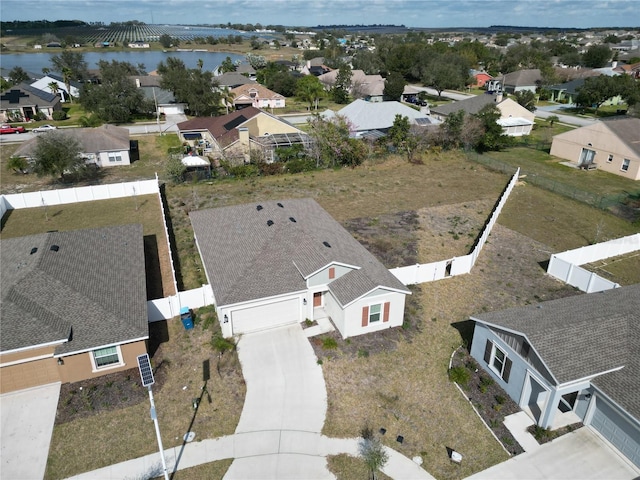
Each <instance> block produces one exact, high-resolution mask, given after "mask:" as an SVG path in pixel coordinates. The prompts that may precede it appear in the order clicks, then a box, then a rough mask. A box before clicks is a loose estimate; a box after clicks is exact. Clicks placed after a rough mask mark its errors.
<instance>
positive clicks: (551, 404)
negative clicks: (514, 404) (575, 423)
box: [538, 389, 562, 428]
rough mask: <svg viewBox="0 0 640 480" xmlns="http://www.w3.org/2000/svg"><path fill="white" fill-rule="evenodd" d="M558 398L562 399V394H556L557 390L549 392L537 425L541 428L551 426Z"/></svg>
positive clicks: (556, 409)
mask: <svg viewBox="0 0 640 480" xmlns="http://www.w3.org/2000/svg"><path fill="white" fill-rule="evenodd" d="M560 398H562V394H561V393H560V392H558V390H555V389H554V390H552V391H551V392H549V400H548V401H547V405H546V407H545V409H544V412H542V415H540V422H539V423H538V425H540V426H541V427H542V428H550V427H551V425H553V419H554V418H555V416H556V412H557V411H558V404H559V403H560Z"/></svg>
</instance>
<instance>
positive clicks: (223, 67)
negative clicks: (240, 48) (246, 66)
mask: <svg viewBox="0 0 640 480" xmlns="http://www.w3.org/2000/svg"><path fill="white" fill-rule="evenodd" d="M220 71H221V72H222V73H228V72H235V71H236V66H235V64H234V63H233V60H231V57H226V58H225V59H224V60H223V61H222V63H221V64H220Z"/></svg>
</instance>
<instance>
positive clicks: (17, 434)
mask: <svg viewBox="0 0 640 480" xmlns="http://www.w3.org/2000/svg"><path fill="white" fill-rule="evenodd" d="M59 396H60V383H53V384H51V385H45V386H43V387H36V388H30V389H28V390H21V391H19V392H13V393H5V394H4V395H0V421H1V422H2V425H1V426H2V428H1V429H0V473H1V474H2V478H3V479H5V478H6V479H9V478H10V479H14V480H35V479H40V478H43V477H44V471H45V468H46V466H47V456H48V455H49V444H50V443H51V434H52V432H53V423H54V421H55V418H56V410H57V408H58V398H59Z"/></svg>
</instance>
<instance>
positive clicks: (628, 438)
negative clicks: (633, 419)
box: [591, 397, 640, 467]
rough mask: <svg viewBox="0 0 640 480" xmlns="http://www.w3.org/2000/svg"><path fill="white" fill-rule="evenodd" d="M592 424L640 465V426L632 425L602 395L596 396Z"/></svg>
mask: <svg viewBox="0 0 640 480" xmlns="http://www.w3.org/2000/svg"><path fill="white" fill-rule="evenodd" d="M591 426H592V427H593V428H595V429H596V430H597V431H598V432H599V433H600V434H601V435H602V436H603V437H604V438H606V439H607V440H608V441H609V442H611V444H612V445H614V446H615V447H616V448H617V449H618V450H620V451H621V452H622V453H623V454H624V456H625V457H627V458H628V459H629V460H631V462H633V463H634V464H635V465H636V466H638V467H640V428H638V427H637V426H634V425H632V424H631V423H630V422H629V421H628V420H627V419H625V418H624V417H623V416H622V415H621V414H620V413H619V412H617V411H616V410H615V409H614V408H613V407H612V406H611V405H610V404H609V403H608V402H605V401H604V400H603V399H602V398H601V397H597V398H596V407H595V410H594V412H593V418H592V419H591Z"/></svg>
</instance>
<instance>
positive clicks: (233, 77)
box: [214, 72, 258, 88]
mask: <svg viewBox="0 0 640 480" xmlns="http://www.w3.org/2000/svg"><path fill="white" fill-rule="evenodd" d="M214 81H215V82H217V83H218V86H220V87H228V88H236V87H239V86H241V85H257V84H258V82H256V81H255V80H252V79H251V78H249V77H246V76H244V75H242V74H241V73H238V72H226V73H223V74H222V75H218V76H217V77H215V78H214Z"/></svg>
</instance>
